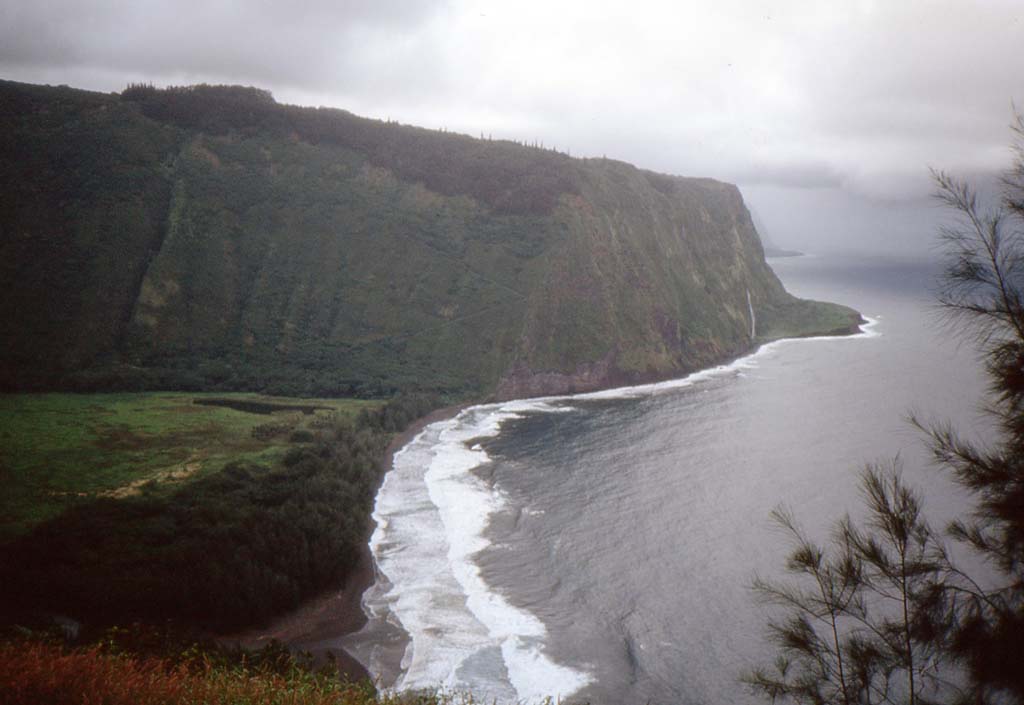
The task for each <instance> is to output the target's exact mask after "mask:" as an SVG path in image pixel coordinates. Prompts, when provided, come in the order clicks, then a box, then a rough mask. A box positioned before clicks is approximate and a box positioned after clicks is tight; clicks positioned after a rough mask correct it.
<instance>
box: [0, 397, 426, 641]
mask: <svg viewBox="0 0 1024 705" xmlns="http://www.w3.org/2000/svg"><path fill="white" fill-rule="evenodd" d="M11 398H13V399H15V400H19V399H20V401H21V403H22V406H23V408H24V409H25V413H24V414H10V415H5V416H4V417H3V422H4V426H5V428H6V427H7V426H8V424H11V425H13V424H22V425H21V426H20V430H19V434H18V437H19V439H20V440H19V441H18V442H19V444H20V445H19V446H17V447H14V446H12V447H11V448H10V450H11V451H12V452H11V454H10V455H5V459H4V460H3V462H4V463H5V465H6V464H7V463H8V462H9V463H10V468H13V469H14V470H16V472H14V471H12V472H8V471H7V470H5V471H4V475H5V479H6V480H7V484H8V486H9V487H10V489H11V490H12V491H11V492H10V494H7V493H6V488H5V495H4V499H3V500H2V502H0V509H2V510H3V512H4V514H6V513H7V512H8V511H10V512H11V513H12V514H13V515H14V518H15V519H16V520H18V521H16V522H15V523H12V525H10V526H6V527H5V528H7V529H9V530H10V531H9V534H8V535H7V536H3V537H0V567H3V580H2V581H0V625H4V624H20V625H26V624H33V623H35V622H36V621H39V622H40V623H42V624H46V623H49V622H50V621H52V616H53V615H54V614H57V615H65V616H67V617H71V618H73V619H75V620H78V621H80V622H82V623H83V625H84V628H88V629H96V628H98V627H102V626H104V625H126V624H130V623H132V622H135V621H139V622H145V623H149V624H161V623H165V622H166V623H170V624H174V625H176V626H177V627H180V628H185V629H195V630H199V631H205V632H209V631H219V632H221V633H225V632H228V631H231V630H237V629H241V628H245V627H249V626H252V625H257V624H261V623H263V622H265V621H266V620H267V619H269V618H271V617H273V616H275V615H278V614H281V613H283V612H286V611H288V610H290V609H293V608H295V607H296V606H298V605H299V604H300V603H301V602H303V601H304V600H307V599H309V598H310V597H312V596H314V595H316V594H318V593H319V592H321V591H323V590H326V589H329V588H336V587H337V586H339V585H342V584H344V582H345V580H346V579H347V578H348V577H349V576H350V575H351V574H352V572H353V571H354V570H355V569H356V567H357V566H358V564H359V562H360V560H361V556H362V554H363V552H365V550H366V543H367V541H368V539H369V527H370V513H371V511H372V509H373V497H374V494H375V493H376V490H377V487H378V486H379V484H380V479H381V476H382V473H383V468H382V462H381V461H382V457H383V455H384V450H385V448H386V446H387V444H388V442H389V441H390V440H391V438H392V436H393V434H394V433H396V432H398V431H400V430H402V429H403V428H405V427H406V426H407V425H408V424H409V423H410V422H411V421H412V420H414V419H417V418H419V417H421V416H423V415H424V414H426V413H427V412H428V411H429V410H431V409H433V408H436V407H437V406H438V405H439V404H440V401H439V400H438V399H437V398H434V397H428V396H408V397H402V398H398V399H395V400H392V401H390V402H388V403H387V404H381V403H379V402H370V403H367V402H362V403H360V402H353V401H337V402H331V401H323V402H319V401H317V400H309V401H306V402H304V403H303V402H301V401H297V400H270V399H262V400H257V399H254V398H253V397H249V396H246V397H238V396H235V397H231V398H228V399H223V398H221V399H217V398H210V397H205V398H201V399H199V400H198V401H201V402H211V401H212V402H220V403H224V402H227V403H229V404H231V405H239V404H241V405H243V407H244V408H246V409H247V410H245V411H239V410H234V409H230V408H226V407H223V406H208V405H198V409H197V410H195V411H189V410H188V409H187V408H186V405H185V403H184V402H183V400H182V399H181V398H180V397H176V396H175V395H166V394H161V395H155V396H153V395H115V396H113V397H110V395H83V396H82V397H80V401H81V403H80V404H79V403H78V402H79V399H75V398H74V397H68V396H66V395H55V396H51V395H46V396H45V397H42V398H27V399H26V398H24V397H23V396H22V395H14V396H13V397H11ZM83 406H84V407H86V408H91V410H92V415H93V416H94V418H90V414H87V413H85V412H84V411H83V410H82V407H83ZM282 406H283V407H286V408H288V407H292V408H294V407H300V408H302V407H304V408H306V409H311V410H312V413H310V414H308V415H307V414H303V413H302V412H301V411H300V412H299V413H300V415H301V418H296V417H293V416H291V413H290V412H288V411H275V412H273V413H269V414H268V413H264V411H265V410H266V409H267V408H268V407H282ZM314 407H327V410H325V409H320V410H317V409H315V408H314ZM61 408H63V409H64V410H65V416H66V418H65V419H62V420H57V421H54V422H52V423H45V422H41V421H40V419H45V418H47V417H48V418H50V419H53V417H54V416H55V415H57V414H58V413H59V409H61ZM22 416H25V417H27V418H24V419H22V418H21V417H22ZM196 416H198V417H199V418H203V417H204V416H205V417H206V419H207V422H206V423H203V422H199V421H197V420H196V419H195V417H196ZM112 422H117V424H118V425H117V426H112V425H111V423H112ZM112 428H114V429H118V430H119V431H120V435H121V436H123V437H130V438H136V439H141V441H143V442H144V443H148V444H150V446H151V447H150V449H149V451H148V455H149V457H145V458H141V459H140V458H136V459H134V460H133V458H132V451H131V450H130V449H123V448H116V447H115V448H109V447H104V446H105V444H107V442H108V440H109V438H110V436H109V435H107V434H108V433H110V432H111V429H112ZM6 433H7V431H6V430H5V434H6ZM62 434H66V435H67V437H68V438H67V440H66V441H62V442H64V443H65V447H63V448H62V447H61V443H60V442H58V440H59V439H54V438H51V437H50V436H52V435H58V436H60V435H62ZM93 434H99V435H98V438H99V440H100V444H99V446H98V447H96V448H92V449H91V448H90V447H91V446H93V445H94V444H93V442H92V441H91V440H90V439H91V436H92V435H93ZM246 437H248V439H247V438H246ZM33 440H35V441H38V443H39V444H40V447H39V449H38V450H32V448H31V445H32V441H33ZM175 443H178V444H180V445H175ZM193 443H197V444H199V443H201V444H202V445H193ZM48 448H49V449H50V450H49V452H50V453H52V455H53V457H54V458H55V460H56V462H55V463H54V466H53V467H52V468H51V467H49V466H48V465H47V464H46V462H45V455H46V453H47V449H48ZM160 449H162V451H161V450H160ZM90 450H92V453H90ZM186 450H192V451H193V452H201V451H206V452H208V453H209V455H208V456H207V460H208V461H209V462H210V466H209V467H207V468H205V469H202V468H196V473H195V474H193V475H190V476H187V477H178V478H170V477H166V476H163V475H160V473H161V472H162V471H161V470H159V469H158V465H157V464H158V463H159V462H161V461H160V460H159V458H160V457H161V455H162V454H166V456H169V457H173V456H175V454H177V453H180V452H182V451H186ZM79 451H82V463H81V465H80V472H79V473H75V472H74V468H73V467H71V464H70V462H69V461H68V460H67V458H64V457H62V456H63V453H64V452H67V453H76V452H79ZM6 453H7V450H5V454H6ZM217 454H219V455H220V456H222V457H221V459H220V460H218V459H217V458H216V457H215V455H217ZM232 455H234V457H233V459H231V460H230V462H225V460H226V458H227V457H231V456H232ZM104 459H106V463H107V464H108V466H105V465H104ZM140 479H141V480H146V481H145V482H142V483H139V484H136V481H137V480H140ZM48 488H52V489H48ZM126 488H131V489H132V490H134V489H137V491H113V492H112V491H110V490H111V489H113V490H125V489H126ZM49 491H54V492H60V493H63V494H62V495H61V496H58V497H50V496H49ZM68 495H72V496H68ZM28 510H34V511H28Z"/></svg>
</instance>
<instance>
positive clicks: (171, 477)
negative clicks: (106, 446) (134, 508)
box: [96, 453, 203, 499]
mask: <svg viewBox="0 0 1024 705" xmlns="http://www.w3.org/2000/svg"><path fill="white" fill-rule="evenodd" d="M202 467H203V457H202V454H199V453H197V454H195V455H193V456H192V457H191V458H189V459H188V460H187V461H185V462H184V463H182V464H181V465H176V466H174V467H172V468H169V469H167V470H162V471H160V472H158V473H157V474H156V475H153V476H151V477H144V478H140V479H138V480H133V481H131V482H129V483H128V484H127V485H121V486H120V487H115V488H114V489H112V490H105V491H103V492H98V493H97V494H96V496H97V497H112V498H113V499H124V498H125V497H134V496H136V495H139V494H142V487H143V486H144V485H145V484H147V483H149V482H156V483H167V482H183V481H185V480H187V479H188V478H190V477H192V476H193V475H195V474H196V473H197V472H199V470H200V468H202Z"/></svg>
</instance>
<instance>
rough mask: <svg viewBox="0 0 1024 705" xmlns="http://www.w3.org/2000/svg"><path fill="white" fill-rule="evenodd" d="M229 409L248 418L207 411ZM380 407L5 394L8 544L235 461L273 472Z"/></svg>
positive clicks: (0, 497)
mask: <svg viewBox="0 0 1024 705" xmlns="http://www.w3.org/2000/svg"><path fill="white" fill-rule="evenodd" d="M219 400H220V401H223V402H224V403H229V404H232V405H235V406H239V407H242V408H244V409H247V410H241V409H239V408H229V407H227V406H209V405H204V404H202V403H197V402H203V401H205V402H207V403H209V402H211V401H213V402H214V403H217V402H218V401H219ZM377 406H380V402H373V401H364V400H353V399H293V398H284V397H267V396H261V395H257V394H233V393H228V394H202V393H199V394H197V393H124V394H7V395H2V396H0V483H2V486H3V492H2V493H0V541H4V540H6V539H9V538H12V537H14V536H17V535H20V534H23V533H25V532H26V531H27V530H29V529H31V528H32V527H33V526H35V525H37V524H39V523H40V522H43V521H45V520H47V519H50V518H53V517H55V516H57V515H58V514H60V513H61V512H62V511H64V510H65V509H66V508H68V507H69V506H71V505H73V504H75V503H80V502H84V501H89V500H92V499H95V498H97V497H126V496H132V495H139V494H143V493H147V494H152V493H163V492H167V491H168V490H172V489H174V488H177V487H180V486H181V484H182V483H184V482H185V481H187V480H190V479H195V478H198V477H202V476H205V475H209V474H211V473H214V472H217V471H219V470H220V469H222V468H223V467H224V466H225V465H226V464H227V463H229V462H232V461H250V462H255V463H260V464H264V465H268V466H269V465H273V464H274V463H276V462H277V461H278V460H280V458H281V457H282V456H283V455H284V454H285V453H286V452H287V450H288V448H289V447H292V446H294V445H295V444H296V443H301V442H303V441H306V440H311V436H312V434H313V432H314V431H315V430H316V429H317V428H323V427H325V426H328V425H332V424H333V423H334V422H335V421H338V420H341V419H342V418H343V417H354V416H355V415H356V414H357V413H358V412H359V411H360V410H363V409H368V408H375V407H377ZM297 407H304V408H297Z"/></svg>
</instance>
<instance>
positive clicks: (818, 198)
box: [0, 0, 1024, 244]
mask: <svg viewBox="0 0 1024 705" xmlns="http://www.w3.org/2000/svg"><path fill="white" fill-rule="evenodd" d="M1021 46H1024V6H1022V5H1021V4H1020V3H1019V0H986V1H985V2H981V3H963V2H959V1H957V0H934V1H927V2H926V1H924V0H907V1H904V2H899V3H892V2H884V1H881V0H879V1H877V2H876V1H873V0H858V1H856V2H854V1H853V0H835V1H834V2H821V3H806V2H801V1H799V0H779V1H777V2H772V3H753V2H748V1H747V0H715V1H712V0H697V1H696V2H692V3H678V2H670V1H668V0H634V1H632V2H630V3H594V2H592V1H588V0H562V1H561V2H558V3H547V2H542V1H541V0H522V1H521V2H515V3H512V2H508V3H500V2H478V1H475V0H450V2H443V3H441V2H427V1H426V0H376V1H373V0H367V1H360V2H357V1H356V0H348V1H339V0H335V1H333V2H327V1H325V0H314V1H313V2H306V3H296V4H292V3H283V2H269V1H264V2H256V3H243V2H240V1H237V0H236V1H234V2H232V1H228V0H209V1H208V2H203V3H198V2H197V3H192V2H164V1H151V2H115V1H111V2H98V1H95V0H93V1H91V2H90V1H87V2H70V1H64V2H59V1H58V2H32V3H30V2H27V1H20V0H16V2H13V3H6V4H5V5H4V6H2V7H0V75H2V76H4V77H7V78H13V79H16V80H27V81H38V82H50V83H68V84H71V85H78V86H80V87H84V88H93V89H97V90H120V89H121V88H123V87H124V85H125V84H127V83H128V82H129V81H137V80H150V81H153V82H154V83H157V84H167V83H184V82H200V81H206V82H232V83H247V84H253V85H260V86H262V87H266V88H269V89H270V90H272V91H273V92H274V94H275V95H276V96H277V97H278V99H279V100H283V101H287V102H295V103H300V104H323V105H334V106H337V107H343V108H346V109H349V110H352V111H354V112H357V113H362V114H368V115H372V116H376V117H391V118H395V119H399V120H401V121H403V122H407V123H415V124H423V125H426V126H432V127H441V126H444V127H447V128H449V129H455V130H461V131H465V132H467V133H469V134H479V133H480V132H484V133H489V134H493V135H494V136H495V137H507V138H513V139H525V140H531V141H532V140H534V139H536V140H542V141H543V142H544V143H545V144H548V145H555V146H558V147H559V148H561V149H563V150H564V149H568V150H571V151H572V153H573V154H575V155H581V156H600V155H602V154H606V155H608V156H610V157H616V158H620V159H625V160H628V161H632V162H634V163H637V164H638V165H640V166H643V167H646V168H652V169H658V170H661V171H667V172H671V173H679V174H690V175H707V176H713V177H716V178H721V179H726V180H730V181H735V182H739V183H740V184H741V185H745V186H748V187H749V193H748V197H750V198H751V199H752V200H756V199H764V198H768V197H769V196H768V195H766V194H770V197H771V198H773V199H775V200H776V201H785V200H786V199H787V198H788V199H791V200H792V202H793V203H801V204H804V205H808V204H811V203H818V202H825V201H835V203H834V204H833V205H836V204H838V203H839V201H842V202H843V203H849V204H860V206H858V207H861V206H863V207H867V204H872V203H874V204H883V205H881V206H878V207H880V208H883V209H884V208H885V207H886V206H884V204H885V203H891V202H894V201H905V202H908V203H911V202H917V199H920V198H921V197H923V196H924V195H926V194H927V193H928V192H929V191H930V189H931V185H930V182H929V180H928V176H927V174H928V172H927V167H928V166H939V167H944V168H949V169H953V170H959V171H965V172H972V173H975V172H989V171H993V170H997V169H999V168H1000V167H1001V166H1003V165H1004V164H1006V163H1007V161H1008V159H1009V153H1008V150H1007V147H1006V145H1007V143H1008V141H1009V135H1010V133H1009V130H1008V129H1007V125H1008V123H1009V121H1010V119H1011V114H1012V113H1011V107H1010V105H1011V101H1013V100H1014V99H1016V100H1017V101H1018V104H1021V103H1022V101H1024V84H1022V83H1021V79H1020V77H1021V75H1024V55H1022V54H1021V52H1020V47H1021ZM808 190H809V191H808ZM804 191H808V193H807V194H806V195H801V194H802V193H803V192H804ZM825 192H828V193H829V194H831V195H830V196H829V198H826V199H822V194H823V193H825ZM841 194H846V197H845V200H844V198H839V195H841ZM757 205H758V210H759V211H761V212H763V213H764V214H765V219H766V220H770V219H771V218H772V217H779V216H773V215H772V214H773V213H782V212H783V211H785V210H786V209H775V208H772V207H766V206H765V204H762V203H758V204H757ZM836 207H839V206H838V205H836ZM843 207H844V208H845V207H846V206H843ZM851 209H853V206H850V208H848V209H847V210H851ZM908 222H909V221H908ZM779 240H780V243H781V244H785V239H784V237H781V236H780V237H779Z"/></svg>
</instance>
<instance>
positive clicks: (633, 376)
mask: <svg viewBox="0 0 1024 705" xmlns="http://www.w3.org/2000/svg"><path fill="white" fill-rule="evenodd" d="M0 284H2V286H3V289H4V292H5V296H4V297H2V299H0V327H2V331H3V334H4V339H5V341H6V345H5V346H4V348H3V349H2V350H0V385H2V387H3V388H5V389H25V388H79V389H108V388H122V389H123V388H169V389H174V388H207V389H218V388H219V389H254V390H261V391H267V392H276V393H288V394H321V395H324V394H352V393H357V394H373V393H381V392H387V391H389V390H392V389H395V388H411V387H420V388H431V389H438V390H443V391H446V392H449V393H452V394H455V395H461V396H480V395H486V394H492V393H494V394H497V395H498V396H502V397H509V396H521V395H532V394H544V393H557V392H564V391H571V390H575V391H582V390H585V389H593V388H598V387H606V386H609V385H611V384H621V383H628V382H636V381H642V380H650V379H656V378H665V377H669V376H673V375H677V374H680V373H683V372H686V371H689V370H692V369H695V368H697V367H701V366H705V365H708V364H711V363H714V362H718V361H721V360H722V359H724V358H727V357H729V356H732V355H736V354H739V353H741V352H743V351H745V350H748V349H749V348H750V347H751V346H752V344H754V342H756V341H754V340H753V339H752V337H751V330H750V313H749V307H748V292H749V301H750V304H751V305H752V306H753V309H754V311H755V314H756V317H757V320H758V331H757V333H758V338H759V339H766V338H771V337H778V336H779V335H801V334H808V333H813V332H826V331H829V332H830V331H834V330H837V329H848V328H850V326H851V325H854V324H855V323H856V321H858V320H859V316H857V314H856V313H855V312H853V311H851V310H849V309H846V308H843V307H838V306H833V305H829V304H814V303H810V302H801V301H799V300H797V299H794V298H793V297H791V296H789V295H788V294H786V292H785V291H784V290H783V288H782V286H781V284H780V283H779V281H778V279H776V277H775V275H774V274H773V273H772V271H771V270H770V269H769V268H768V267H767V266H766V265H765V262H764V256H763V252H762V249H761V245H760V242H759V240H758V237H757V234H756V232H755V231H754V228H753V226H752V224H751V221H750V217H749V214H748V212H747V210H746V208H745V207H744V205H743V200H742V198H741V196H740V194H739V191H738V190H737V189H736V188H735V187H734V186H731V185H728V184H723V183H719V182H716V181H711V180H708V179H684V178H678V177H670V176H664V175H660V174H654V173H650V172H645V171H641V170H638V169H636V168H634V167H632V166H630V165H627V164H623V163H621V162H614V161H609V160H603V159H600V160H595V159H588V160H579V159H572V158H570V157H568V156H566V155H562V154H558V153H554V152H551V151H545V150H542V149H536V148H532V147H526V146H520V145H517V144H513V143H511V142H491V141H489V140H476V139H472V138H469V137H465V136H462V135H453V134H448V133H441V132H436V131H429V130H423V129H419V128H413V127H407V126H400V125H397V124H394V123H384V122H380V121H375V120H366V119H362V118H358V117H355V116H353V115H351V114H349V113H346V112H343V111H337V110H324V109H319V110H318V109H303V108H295V107H290V106H281V105H278V104H276V103H274V102H273V100H272V99H271V98H270V97H269V95H268V94H266V93H264V92H262V91H257V90H254V89H243V88H237V87H234V88H225V87H219V88H217V87H194V88H191V89H175V90H169V91H156V90H153V89H149V88H144V87H136V88H131V89H129V90H127V91H125V93H124V94H122V95H120V96H119V95H102V94H95V93H88V92H83V91H76V90H71V89H67V88H44V87H37V86H27V85H23V84H15V83H5V82H0Z"/></svg>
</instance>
